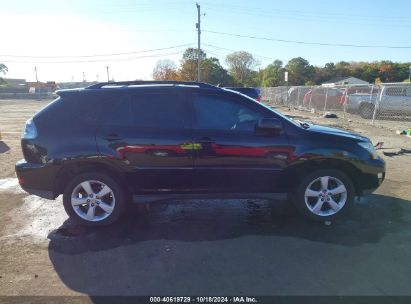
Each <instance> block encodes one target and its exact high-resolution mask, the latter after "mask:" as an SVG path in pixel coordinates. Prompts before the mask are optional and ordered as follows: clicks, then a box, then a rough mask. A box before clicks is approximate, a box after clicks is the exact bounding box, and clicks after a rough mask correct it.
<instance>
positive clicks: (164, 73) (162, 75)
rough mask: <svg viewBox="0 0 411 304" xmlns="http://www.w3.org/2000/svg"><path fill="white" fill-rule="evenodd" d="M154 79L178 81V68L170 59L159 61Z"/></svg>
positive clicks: (154, 72)
mask: <svg viewBox="0 0 411 304" xmlns="http://www.w3.org/2000/svg"><path fill="white" fill-rule="evenodd" d="M153 78H154V79H155V80H178V78H179V77H178V72H177V66H176V64H175V63H174V61H172V60H170V59H162V60H159V61H157V64H156V66H155V67H154V70H153Z"/></svg>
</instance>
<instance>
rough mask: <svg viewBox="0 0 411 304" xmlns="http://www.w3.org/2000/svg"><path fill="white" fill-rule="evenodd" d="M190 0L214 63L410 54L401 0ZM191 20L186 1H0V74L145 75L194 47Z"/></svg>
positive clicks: (410, 22)
mask: <svg viewBox="0 0 411 304" xmlns="http://www.w3.org/2000/svg"><path fill="white" fill-rule="evenodd" d="M198 2H199V4H200V5H201V10H202V13H205V16H203V17H202V28H203V30H204V31H203V33H202V42H203V49H204V50H205V52H206V53H207V55H208V56H213V57H217V58H219V59H220V62H221V63H222V64H223V65H225V63H224V58H225V56H226V55H227V54H228V53H230V52H231V50H245V51H248V52H250V53H252V54H254V55H255V56H256V58H257V59H258V60H259V62H260V67H261V68H263V67H264V66H266V65H267V64H269V63H270V62H272V61H273V60H274V59H276V58H278V59H280V60H282V61H284V63H286V62H287V61H288V60H289V59H291V58H293V57H298V56H301V57H304V58H306V59H308V60H309V61H310V63H312V64H315V65H323V64H325V63H326V62H330V61H333V62H336V61H341V60H345V61H374V60H392V61H400V62H410V61H411V41H410V37H411V35H410V34H409V33H410V29H411V18H410V17H409V14H410V11H411V1H405V0H404V1H390V2H387V1H375V0H374V1H358V0H356V1H352V0H346V1H330V0H327V1H324V0H320V1H312V0H311V1H309V0H307V1H303V0H293V1H274V0H273V1H269V0H267V1H264V0H261V1H258V0H255V1H240V0H237V1H231V0H226V1H212V0H207V1H205V0H204V1H202V0H199V1H198ZM196 21H197V10H196V6H195V1H177V0H170V1H166V0H161V1H160V0H159V1H156V0H152V1H143V0H142V1H138V0H134V1H131V0H116V1H106V0H87V1H84V0H67V1H65V0H60V1H59V0H37V1H28V0H26V1H23V0H13V1H10V0H0V26H1V42H0V62H4V63H5V64H6V65H7V66H8V68H9V73H8V74H7V76H6V77H9V78H26V79H27V80H34V79H35V74H34V66H37V68H38V76H39V80H40V81H48V80H55V81H71V80H74V81H81V80H82V79H83V73H84V75H85V79H86V80H88V81H92V80H97V78H98V79H99V80H100V81H105V80H107V76H106V66H109V67H110V73H111V75H113V77H114V79H115V80H116V81H120V80H133V79H151V78H152V70H153V67H154V65H155V63H156V62H157V60H159V59H164V58H169V59H172V60H174V61H175V62H176V63H177V64H178V63H179V60H180V59H181V55H182V53H183V51H184V50H185V49H186V48H187V47H190V46H191V47H196V45H197V33H196V31H195V23H196ZM213 32H214V33H213ZM217 32H218V33H217ZM235 35H242V36H249V37H239V36H235ZM250 37H254V38H250ZM279 40H287V41H288V42H286V41H279ZM290 41H298V42H300V43H295V42H290ZM312 43H320V44H322V45H319V44H312ZM325 44H331V45H325ZM336 45H339V46H336ZM341 45H356V46H362V47H353V46H351V47H347V46H341ZM119 53H120V54H119ZM123 53H126V54H123ZM114 54H117V55H114ZM96 55H105V56H96Z"/></svg>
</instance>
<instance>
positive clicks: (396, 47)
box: [203, 30, 411, 49]
mask: <svg viewBox="0 0 411 304" xmlns="http://www.w3.org/2000/svg"><path fill="white" fill-rule="evenodd" d="M203 32H206V33H211V34H218V35H225V36H233V37H240V38H249V39H257V40H267V41H275V42H283V43H296V44H307V45H320V46H336V47H353V48H385V49H411V46H393V45H360V44H341V43H324V42H308V41H298V40H286V39H276V38H269V37H260V36H248V35H241V34H233V33H225V32H218V31H208V30H203Z"/></svg>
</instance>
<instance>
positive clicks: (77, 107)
mask: <svg viewBox="0 0 411 304" xmlns="http://www.w3.org/2000/svg"><path fill="white" fill-rule="evenodd" d="M109 102H110V100H109V98H107V96H96V95H91V94H90V95H80V94H73V96H70V95H69V96H64V97H59V98H57V99H56V100H55V101H53V102H52V103H50V104H49V105H48V106H46V107H45V108H44V109H43V110H41V111H40V112H39V113H38V114H37V115H36V116H35V122H36V124H37V125H39V126H40V127H48V128H55V129H61V128H63V127H64V128H69V127H70V128H76V127H80V126H84V125H88V126H93V125H96V124H97V123H98V120H99V117H100V115H101V114H102V111H103V109H104V108H106V107H107V105H108V103H109Z"/></svg>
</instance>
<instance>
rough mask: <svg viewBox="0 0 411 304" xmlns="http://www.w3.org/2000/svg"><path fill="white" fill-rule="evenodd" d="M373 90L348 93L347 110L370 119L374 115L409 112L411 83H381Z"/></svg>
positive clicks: (410, 112)
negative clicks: (354, 93) (362, 92)
mask: <svg viewBox="0 0 411 304" xmlns="http://www.w3.org/2000/svg"><path fill="white" fill-rule="evenodd" d="M374 91H375V92H373V93H372V95H371V93H370V94H365V95H358V96H355V95H350V96H348V100H347V110H348V111H350V112H354V113H358V114H360V116H361V117H362V118H366V119H370V118H372V117H373V115H374V110H375V114H376V115H400V114H401V115H403V114H406V115H409V114H411V85H382V86H381V88H380V89H378V91H377V89H375V90H374Z"/></svg>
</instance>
